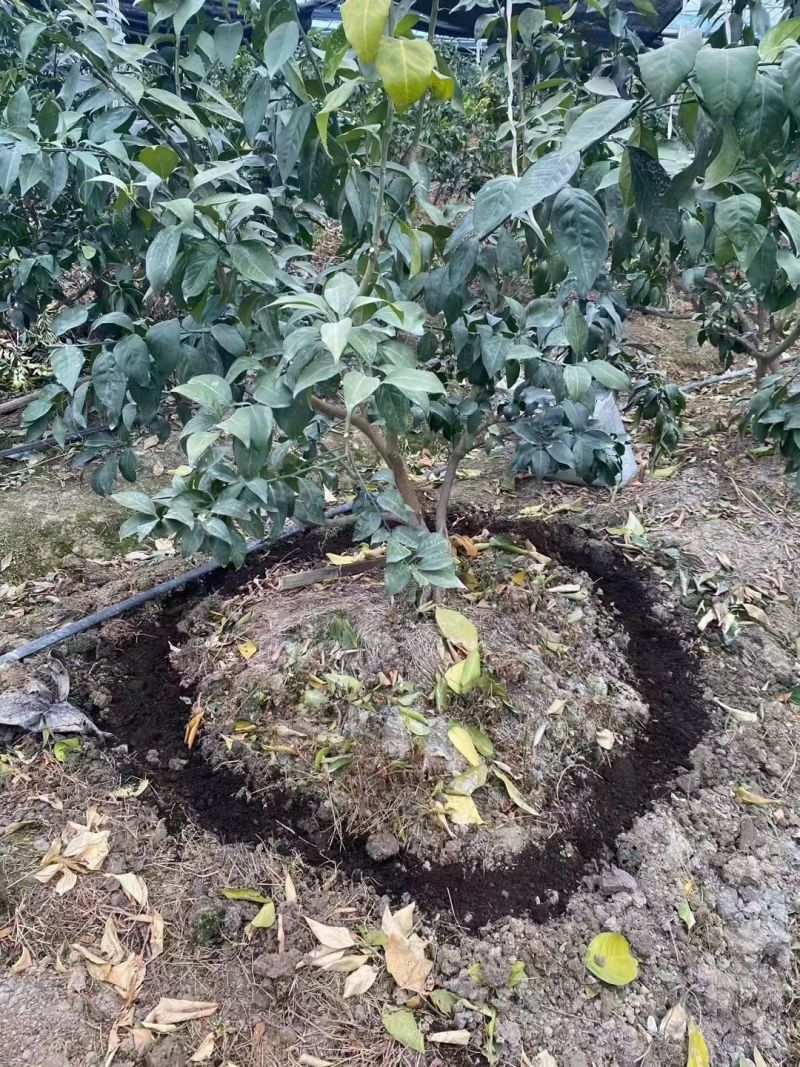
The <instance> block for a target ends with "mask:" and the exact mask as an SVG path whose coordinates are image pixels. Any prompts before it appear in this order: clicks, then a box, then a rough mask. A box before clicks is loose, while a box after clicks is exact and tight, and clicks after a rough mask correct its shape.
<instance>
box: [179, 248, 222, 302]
mask: <svg viewBox="0 0 800 1067" xmlns="http://www.w3.org/2000/svg"><path fill="white" fill-rule="evenodd" d="M218 262H219V255H218V253H217V249H216V247H215V246H214V245H213V244H212V243H211V242H210V241H201V242H200V243H199V244H193V245H191V246H190V248H189V249H188V251H187V252H186V266H185V267H184V270H183V281H182V283H181V286H182V289H183V295H184V297H185V299H186V300H192V299H194V297H196V296H199V295H200V293H202V292H204V291H205V289H206V286H207V285H208V284H209V282H210V281H211V280H212V278H213V277H214V275H215V274H216V271H217V264H218Z"/></svg>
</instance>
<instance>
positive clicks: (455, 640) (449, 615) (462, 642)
mask: <svg viewBox="0 0 800 1067" xmlns="http://www.w3.org/2000/svg"><path fill="white" fill-rule="evenodd" d="M436 625H437V626H438V627H439V632H440V633H441V635H442V637H444V638H446V640H448V641H450V642H451V644H454V645H458V647H459V648H462V649H463V650H464V651H465V652H472V651H473V650H475V649H477V647H478V631H477V629H476V627H475V624H474V623H473V622H471V621H470V620H469V619H468V618H467V617H466V615H462V614H461V612H459V611H453V610H452V609H451V608H441V607H437V609H436Z"/></svg>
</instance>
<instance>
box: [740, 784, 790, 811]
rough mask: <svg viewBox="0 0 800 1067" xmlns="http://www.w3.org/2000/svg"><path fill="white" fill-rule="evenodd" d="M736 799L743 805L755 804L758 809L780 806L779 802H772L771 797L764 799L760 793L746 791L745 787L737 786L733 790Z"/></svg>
mask: <svg viewBox="0 0 800 1067" xmlns="http://www.w3.org/2000/svg"><path fill="white" fill-rule="evenodd" d="M733 792H734V794H735V796H736V799H737V800H738V801H739V802H740V803H742V804H754V805H756V806H758V807H766V806H768V805H770V804H779V803H780V801H779V800H770V799H769V797H762V796H761V795H760V794H759V793H753V792H751V790H749V789H745V788H744V786H741V785H737V786H736V787H735V789H734V790H733Z"/></svg>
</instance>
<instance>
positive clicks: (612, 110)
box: [561, 100, 633, 155]
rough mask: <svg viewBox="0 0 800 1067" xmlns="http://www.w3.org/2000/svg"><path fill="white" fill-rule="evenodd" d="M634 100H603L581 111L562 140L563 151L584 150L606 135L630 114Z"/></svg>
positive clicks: (564, 152) (565, 152) (566, 153)
mask: <svg viewBox="0 0 800 1067" xmlns="http://www.w3.org/2000/svg"><path fill="white" fill-rule="evenodd" d="M632 108H633V101H632V100H603V101H601V103H599V104H595V105H594V106H593V107H590V108H589V109H588V110H586V111H583V112H581V114H580V115H579V116H578V117H577V118H576V119H575V121H574V122H573V124H572V125H571V126H570V128H569V130H568V132H567V135H566V137H565V138H564V140H563V141H562V142H561V152H562V154H563V155H568V154H569V153H571V152H582V151H583V150H584V148H588V147H589V145H592V144H594V143H595V141H599V140H601V139H602V138H604V137H606V136H607V135H608V134H609V133H610V132H611V131H612V130H613V129H615V128H616V127H617V126H619V124H620V123H621V122H624V121H625V119H626V118H627V117H628V115H630V113H631V110H632Z"/></svg>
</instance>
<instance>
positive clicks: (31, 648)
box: [0, 504, 353, 669]
mask: <svg viewBox="0 0 800 1067" xmlns="http://www.w3.org/2000/svg"><path fill="white" fill-rule="evenodd" d="M352 510H353V505H352V504H340V505H338V506H337V507H335V508H330V510H328V511H326V512H325V518H326V519H334V518H336V517H337V516H339V515H349V514H350V512H351V511H352ZM304 532H305V528H304V527H302V526H294V527H292V528H290V529H288V530H285V531H284V532H283V533H282V534H280V535H279V536H278V537H277V538H274V539H270V538H266V537H265V538H262V539H261V540H260V541H253V542H252V543H251V544H250V545H248V548H247V552H248V554H250V553H251V552H258V551H260V550H261V549H264V548H268V547H269V546H270V545H273V544H275V543H276V542H277V541H288V540H289V539H290V538H292V537H297V535H298V534H301V533H304ZM222 569H223V566H222V564H221V563H218V562H217V560H209V561H208V563H203V564H201V566H199V567H195V568H194V569H193V570H190V571H186V573H185V574H180V575H178V577H177V578H170V579H169V581H166V582H160V583H159V584H158V585H154V586H153V587H152V589H146V590H144V592H142V593H135V594H134V595H133V596H131V597H128V598H127V600H121V601H120V602H119V603H118V604H109V605H108V607H106V608H101V609H100V611H95V612H93V613H92V614H91V615H86V616H85V617H84V618H83V619H79V620H78V621H77V622H69V623H65V624H64V626H59V627H58V629H56V630H51V631H50V632H49V633H46V634H42V636H41V637H35V638H34V639H33V640H32V641H27V642H26V643H25V644H24V645H20V646H19V648H14V649H12V650H11V652H6V653H5V654H4V655H2V656H0V669H2V668H3V667H8V666H10V665H11V664H12V663H21V662H22V660H24V659H28V658H29V657H30V656H35V655H36V653H37V652H44V651H45V650H46V649H48V648H52V647H53V646H54V645H59V644H61V642H62V641H66V640H67V639H68V638H70V637H75V635H76V634H82V633H84V632H85V631H86V630H91V629H92V628H93V627H95V626H99V625H100V624H101V623H104V622H108V621H109V619H116V618H118V617H119V616H120V615H126V614H127V613H128V612H129V611H134V610H135V609H136V608H140V607H141V606H142V605H143V604H149V603H150V601H152V600H160V599H161V598H162V597H165V596H169V595H170V593H174V592H175V591H176V590H178V589H183V588H184V587H185V586H187V585H190V584H191V583H192V582H196V581H199V580H200V579H202V578H207V577H208V576H209V575H211V574H216V572H217V571H220V570H222Z"/></svg>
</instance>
